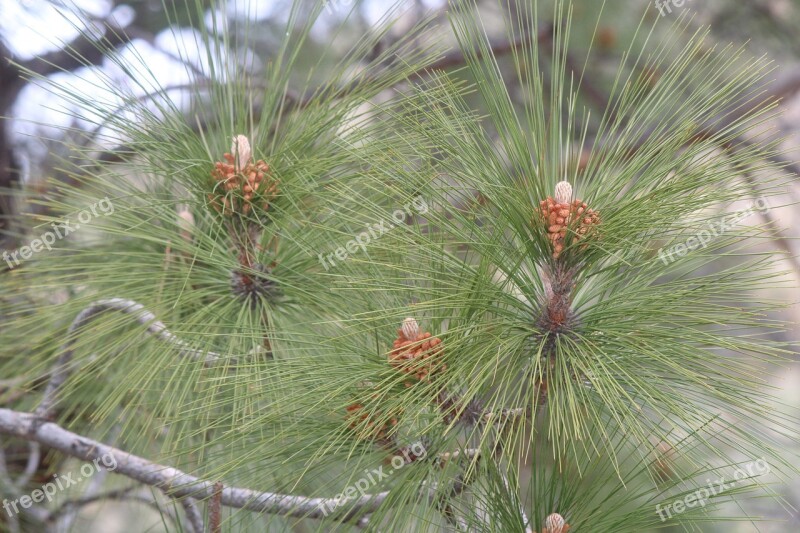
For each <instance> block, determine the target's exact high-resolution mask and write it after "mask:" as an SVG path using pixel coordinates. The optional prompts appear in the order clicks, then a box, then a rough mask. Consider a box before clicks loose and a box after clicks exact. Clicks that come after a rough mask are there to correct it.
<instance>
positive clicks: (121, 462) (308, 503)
mask: <svg viewBox="0 0 800 533" xmlns="http://www.w3.org/2000/svg"><path fill="white" fill-rule="evenodd" d="M0 433H3V434H6V435H12V436H15V437H19V438H21V439H25V440H28V441H32V442H37V443H39V444H43V445H45V446H47V447H49V448H52V449H54V450H58V451H60V452H62V453H64V454H66V455H69V456H71V457H75V458H77V459H81V460H83V461H87V462H92V461H98V462H100V461H101V459H102V458H103V457H114V458H115V459H116V464H117V466H116V468H115V469H114V470H113V472H114V473H116V474H121V475H124V476H126V477H128V478H130V479H133V480H135V481H138V482H140V483H143V484H145V485H149V486H152V487H156V488H158V489H160V490H161V491H163V492H164V493H165V494H167V495H169V496H170V497H172V498H181V499H182V498H194V499H210V498H212V497H213V496H214V493H215V492H216V491H217V488H216V483H214V482H211V481H203V480H201V479H199V478H197V477H195V476H192V475H191V474H187V473H185V472H183V471H181V470H178V469H177V468H172V467H169V466H165V465H161V464H157V463H154V462H152V461H149V460H147V459H144V458H142V457H138V456H136V455H133V454H131V453H128V452H125V451H123V450H120V449H118V448H115V447H113V446H109V445H107V444H104V443H102V442H99V441H96V440H93V439H90V438H88V437H84V436H82V435H78V434H77V433H73V432H71V431H68V430H66V429H64V428H62V427H61V426H59V425H57V424H55V423H53V422H42V421H41V419H39V418H38V417H37V415H36V414H34V413H24V412H20V411H13V410H11V409H0ZM432 488H433V486H431V487H430V488H428V493H429V497H432V495H433V492H434V491H433V490H432ZM423 489H424V488H423ZM423 493H425V490H423ZM389 494H390V493H389V491H384V492H379V493H375V494H366V495H364V496H361V497H359V498H358V499H357V500H355V501H354V502H353V503H352V504H350V505H348V507H349V509H350V511H349V512H348V513H345V514H344V515H342V516H341V517H339V519H340V520H349V519H350V517H352V516H353V515H355V514H359V513H371V512H374V511H375V510H377V509H378V508H379V507H380V506H381V504H383V502H384V501H386V499H387V498H388V497H389ZM220 501H221V504H222V505H224V506H226V507H232V508H236V509H244V510H248V511H253V512H257V513H267V514H277V515H281V516H286V517H295V518H319V519H321V518H324V517H325V516H326V514H327V511H326V509H336V508H338V507H341V506H343V505H345V504H347V503H348V501H349V500H348V499H347V498H312V497H307V496H300V495H291V494H279V493H274V492H259V491H255V490H252V489H247V488H239V487H224V488H223V489H222V491H221V497H220Z"/></svg>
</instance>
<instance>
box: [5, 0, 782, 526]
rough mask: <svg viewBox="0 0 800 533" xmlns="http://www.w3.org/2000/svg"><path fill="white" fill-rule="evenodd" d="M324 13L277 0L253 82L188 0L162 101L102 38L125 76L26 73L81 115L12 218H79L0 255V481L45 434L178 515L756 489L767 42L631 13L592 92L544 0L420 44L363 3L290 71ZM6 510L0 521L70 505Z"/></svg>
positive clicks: (446, 519)
mask: <svg viewBox="0 0 800 533" xmlns="http://www.w3.org/2000/svg"><path fill="white" fill-rule="evenodd" d="M540 4H541V5H540ZM196 7H197V9H196V13H195V15H196V16H195V18H196V20H197V21H202V20H203V6H202V5H201V4H200V3H198V5H197V6H196ZM324 9H325V4H324V3H323V2H318V3H315V4H314V5H313V6H312V7H310V8H309V6H308V5H307V4H306V3H304V2H296V3H294V5H293V8H292V11H291V13H290V15H289V17H288V22H287V26H286V32H285V38H284V40H283V41H282V42H281V43H280V45H279V47H278V50H277V52H276V53H275V55H274V56H272V57H270V58H268V60H265V61H264V65H265V67H264V71H263V73H259V74H254V73H253V71H252V70H251V69H250V68H249V67H248V64H247V62H245V61H242V60H241V59H242V58H241V57H239V56H238V55H236V54H237V52H236V51H240V50H243V49H245V48H246V46H247V44H248V42H249V41H250V40H251V39H255V38H256V37H257V35H254V34H253V33H251V32H252V31H253V29H252V28H247V27H244V28H242V27H238V26H236V25H227V24H225V21H224V20H221V19H217V18H216V17H218V16H221V15H219V14H218V15H215V18H213V19H212V21H211V23H210V24H208V25H203V24H197V27H198V28H199V29H198V35H199V42H198V43H197V45H198V47H199V49H200V52H201V53H200V54H199V55H197V54H196V51H194V52H190V51H189V50H184V51H182V54H185V55H186V56H192V54H195V55H197V57H199V58H200V59H199V60H198V61H199V64H200V66H201V68H202V69H204V70H205V71H206V72H207V73H208V77H207V79H205V80H204V81H203V83H195V84H194V85H193V88H192V91H193V94H192V98H191V100H192V108H191V109H190V110H189V111H188V112H187V110H186V109H185V108H181V107H180V106H179V105H178V103H176V101H175V100H174V99H171V98H169V97H168V96H169V94H168V92H167V91H165V89H166V88H165V87H162V86H161V85H160V84H159V80H157V79H153V78H152V76H150V75H149V74H148V71H147V68H146V65H144V64H142V63H141V58H138V57H135V55H133V54H119V53H113V52H110V57H111V58H112V61H113V62H114V63H115V65H116V67H117V68H118V69H120V71H123V72H134V73H136V76H137V77H136V79H137V80H138V83H139V86H138V87H134V88H132V89H131V90H130V92H129V93H125V89H123V88H120V87H119V86H118V85H116V84H115V83H114V81H113V80H112V79H105V80H103V79H101V80H99V81H98V83H99V87H98V88H100V89H102V90H103V91H105V94H106V95H107V98H94V99H90V98H87V97H85V96H84V95H83V94H82V93H80V92H79V91H77V90H72V89H70V88H64V87H58V86H55V85H53V86H52V90H53V91H54V92H57V93H59V94H62V95H65V96H66V97H67V98H69V99H71V100H72V101H73V102H76V103H78V104H80V106H81V108H82V112H81V115H80V117H78V118H80V119H82V120H84V121H87V122H90V123H92V124H94V126H95V131H94V132H93V135H92V136H91V137H90V138H88V139H86V141H85V142H83V143H82V144H81V145H80V146H73V147H72V148H73V154H74V156H73V157H72V158H71V159H68V160H65V161H64V166H65V167H66V168H68V169H69V175H70V178H71V180H70V182H68V183H65V182H63V181H60V182H55V183H53V184H52V189H51V193H50V194H49V195H48V196H47V197H46V198H44V199H43V200H41V201H42V203H43V204H44V206H45V207H46V210H47V213H49V215H48V216H47V217H42V219H41V220H40V221H39V222H40V225H39V226H38V227H37V228H35V229H34V231H33V234H34V235H42V240H43V241H44V242H47V241H46V240H45V238H44V236H43V235H44V233H45V232H51V231H53V232H55V231H57V229H61V230H63V229H64V228H63V227H62V226H61V224H62V223H63V222H64V221H65V220H71V221H73V222H75V221H76V220H77V221H79V226H80V227H79V229H77V230H75V235H69V236H64V238H63V239H61V236H60V235H59V239H58V240H57V242H56V243H55V244H54V245H53V246H51V247H49V248H48V249H47V251H46V252H44V253H37V254H34V255H33V257H32V258H31V259H30V260H26V261H24V263H22V264H21V265H18V266H17V265H14V268H11V269H10V270H9V271H8V272H7V273H6V274H5V275H4V276H3V279H2V280H0V283H2V285H3V289H2V295H3V296H2V298H0V306H2V307H0V316H4V317H5V318H4V323H3V327H2V332H0V338H1V339H2V346H3V357H2V360H1V361H2V371H3V375H4V376H6V375H7V376H13V377H15V379H13V380H8V382H9V384H11V383H12V382H13V385H14V386H15V387H17V388H22V389H23V390H25V391H27V392H29V393H27V394H24V395H23V394H20V395H14V396H15V397H14V398H11V399H9V400H4V404H5V405H4V406H3V408H2V409H0V433H3V434H5V435H7V436H9V437H13V440H8V441H6V440H5V439H7V438H9V437H5V438H4V446H5V443H6V442H8V443H9V444H8V446H9V447H10V446H11V444H12V443H13V444H14V445H20V446H21V445H22V443H23V442H24V441H27V443H29V446H30V449H29V453H26V454H23V456H26V457H29V458H30V461H29V464H28V465H27V467H28V468H26V465H25V464H24V462H23V463H22V464H17V463H15V462H13V461H6V460H5V459H4V458H3V457H2V456H0V466H2V465H3V464H6V463H7V464H8V466H7V467H6V468H5V469H4V470H2V471H0V474H2V477H0V485H2V486H3V487H4V489H5V492H6V494H8V495H9V496H10V497H11V499H15V498H19V497H20V496H22V495H24V494H28V487H30V488H31V490H32V489H33V488H36V487H38V486H40V485H43V484H44V483H46V481H45V478H43V477H41V476H43V475H47V474H51V475H52V473H54V472H62V471H69V465H68V464H65V463H64V457H65V456H71V457H74V458H77V459H79V460H81V461H85V462H89V463H91V461H93V460H95V461H98V460H102V459H103V458H105V459H109V458H113V468H112V466H111V464H106V463H102V464H103V465H105V467H106V469H108V470H112V471H113V472H114V473H116V474H121V476H118V477H127V478H130V479H132V480H134V481H136V482H138V483H139V484H143V485H145V486H149V487H154V488H157V489H159V490H160V491H161V492H162V493H163V494H164V495H165V496H166V497H168V498H171V500H172V504H171V505H173V506H176V505H177V506H182V510H180V511H178V510H177V509H171V510H170V507H169V505H170V504H167V506H166V507H162V510H161V512H162V514H163V515H164V516H165V527H166V528H167V529H168V530H172V529H179V530H180V529H183V530H190V531H196V532H199V531H205V530H206V529H208V530H209V531H219V530H220V528H222V530H226V531H227V530H230V531H250V530H252V531H265V530H269V531H273V530H275V531H282V530H286V529H288V528H301V527H305V528H307V529H313V530H318V531H328V530H337V531H338V530H342V531H347V530H351V529H365V530H369V531H440V530H447V531H503V532H505V531H509V532H510V531H536V532H539V533H542V532H547V533H565V532H566V531H573V532H575V531H591V532H605V531H608V532H622V531H637V532H638V531H646V530H650V529H657V528H661V527H670V526H673V525H677V526H679V527H683V528H685V529H700V528H702V525H703V524H704V523H706V522H708V521H710V520H714V521H722V520H725V519H728V518H735V517H728V516H727V515H725V514H724V513H722V512H721V511H719V508H718V507H719V505H720V504H721V503H724V502H727V501H733V502H737V503H739V502H741V501H743V499H744V498H747V497H749V496H763V495H765V494H770V495H772V496H774V497H776V498H779V495H778V494H777V493H776V492H775V491H773V490H771V489H770V488H769V484H770V483H771V482H772V483H774V482H775V480H776V479H779V478H780V477H784V478H785V477H790V476H796V475H797V467H796V465H795V464H793V460H794V459H793V458H792V457H790V456H788V454H787V453H786V452H785V451H784V450H783V449H782V447H783V444H782V443H784V442H786V441H787V440H789V439H796V438H797V424H796V421H794V420H791V419H789V418H788V417H787V416H785V415H783V414H782V413H781V412H780V411H778V410H776V409H775V407H774V406H775V405H776V400H775V398H773V397H772V396H771V394H770V393H769V391H768V389H767V387H766V379H767V378H768V377H769V376H770V375H771V373H774V372H776V371H779V369H780V368H781V365H783V364H785V363H786V360H787V359H786V356H787V355H788V354H789V353H790V348H791V347H790V346H789V345H788V344H787V343H785V342H783V341H780V340H778V341H776V340H775V338H776V335H774V334H775V333H779V332H781V331H783V330H784V329H785V328H786V326H785V325H784V324H782V323H780V322H779V321H778V320H776V319H775V318H774V317H775V314H774V313H775V312H776V311H777V310H779V309H780V308H781V306H782V302H779V301H775V302H770V301H766V302H765V301H762V300H761V298H760V294H761V292H760V291H762V290H765V289H775V288H780V287H787V286H790V285H788V284H787V282H786V281H785V278H783V277H781V273H780V272H777V271H776V270H775V268H774V265H773V263H774V261H775V260H776V257H777V256H778V255H779V254H778V253H777V252H774V251H771V250H765V249H763V248H760V247H757V246H756V244H757V243H758V240H759V239H760V238H763V237H764V236H765V235H767V234H768V232H767V228H761V227H758V226H743V225H740V224H739V222H741V220H743V219H744V218H745V217H746V216H748V215H752V214H753V213H754V212H755V211H756V210H765V209H767V208H768V205H769V203H770V202H774V201H775V198H774V197H776V196H777V195H778V194H780V192H781V190H782V182H781V181H780V179H779V178H775V176H776V171H777V168H776V166H775V165H774V163H773V162H771V161H770V158H771V156H772V155H774V154H776V153H777V151H778V148H777V143H776V142H774V141H760V140H758V138H757V137H754V136H753V134H754V133H755V132H757V131H758V129H759V128H760V127H761V126H762V125H763V124H764V123H765V122H766V121H767V120H768V119H770V118H772V117H773V116H774V114H775V112H776V111H775V106H774V104H773V103H770V102H767V103H758V102H757V101H756V96H757V94H758V91H759V88H760V85H759V84H760V83H761V82H762V80H763V79H764V78H765V76H767V75H768V73H769V72H770V68H771V67H770V65H769V64H768V63H767V62H766V61H764V60H763V59H751V58H749V57H748V56H747V53H746V52H745V50H744V49H734V48H732V47H729V48H726V49H723V50H710V49H709V48H708V47H707V44H706V40H705V36H706V35H707V33H706V32H705V31H703V30H701V31H696V32H695V31H693V30H692V25H691V20H690V18H689V17H687V16H684V17H681V18H678V20H677V22H676V23H675V24H674V25H673V26H672V27H670V28H667V29H664V28H663V26H664V22H663V21H661V20H653V21H652V22H650V21H648V20H647V19H645V20H643V21H642V24H641V26H640V27H639V29H638V30H637V32H636V34H635V35H634V36H633V37H632V39H631V45H630V48H629V50H628V52H627V53H626V54H625V55H624V57H623V58H622V59H621V61H620V65H619V70H618V73H617V74H616V76H615V77H614V79H613V80H612V81H613V83H612V84H611V85H610V87H608V88H607V90H608V100H607V102H606V104H607V106H606V110H605V112H604V113H603V115H602V116H601V117H599V118H593V117H592V116H591V115H590V114H589V113H588V112H587V111H585V106H584V105H583V103H582V100H581V98H582V97H581V95H582V89H584V84H585V83H588V81H587V80H584V79H583V78H582V76H581V74H580V72H581V71H580V70H576V67H575V61H574V57H573V56H572V55H571V52H570V50H571V48H570V45H571V43H572V42H573V40H574V39H575V36H574V35H573V34H572V32H571V29H572V28H573V26H574V24H575V23H574V21H573V11H572V6H571V4H569V3H568V2H565V1H561V0H555V1H554V2H541V3H539V2H536V1H534V2H532V3H527V4H526V3H516V2H514V3H512V4H510V5H505V4H503V9H502V10H501V12H502V13H503V15H504V16H505V20H504V27H505V28H506V35H505V36H504V41H505V42H508V43H513V44H514V45H513V46H511V47H510V48H509V53H508V56H507V57H500V53H499V52H498V51H497V50H496V49H495V47H494V46H493V42H494V41H493V37H490V36H489V35H488V33H487V30H486V29H485V28H484V26H483V23H482V22H481V20H482V18H481V7H480V6H479V5H478V4H477V3H473V1H471V0H470V1H466V2H453V3H452V4H451V5H450V8H449V10H448V16H449V25H450V28H451V29H452V32H453V34H454V36H455V39H456V41H457V44H456V45H455V46H456V48H455V49H453V50H449V49H447V47H446V45H444V44H442V42H441V40H440V39H439V35H440V33H441V31H440V30H441V29H440V28H436V27H435V24H434V23H435V20H436V18H435V17H430V18H428V19H425V20H423V21H420V22H418V23H417V24H415V25H414V27H413V29H412V30H411V31H407V32H405V34H404V36H403V38H401V39H394V38H392V39H389V36H390V29H391V28H392V25H393V24H401V23H402V21H404V20H406V19H405V18H404V17H402V16H400V15H402V13H400V12H394V13H392V14H391V15H390V16H389V17H388V18H387V20H386V21H385V23H384V24H382V25H379V28H381V29H380V31H378V32H377V33H376V34H375V35H370V36H368V37H366V38H364V39H362V40H361V41H359V42H358V43H357V45H356V46H355V47H354V48H353V49H352V50H350V51H349V52H348V53H347V54H345V57H344V59H343V60H341V61H339V62H338V63H336V64H335V65H333V64H332V63H333V62H332V61H330V60H329V58H328V56H327V55H323V57H322V58H320V59H319V61H318V63H317V65H316V67H315V68H313V69H311V70H310V71H309V70H307V69H304V67H303V65H301V64H300V58H301V57H302V52H303V51H304V50H305V48H304V47H307V46H309V45H308V42H307V41H308V36H309V33H310V31H311V29H312V27H313V25H314V22H315V20H316V19H317V17H318V16H319V14H320V13H321V12H322V10H324ZM656 18H659V17H656ZM648 24H652V26H648ZM206 27H208V28H211V29H205V28H206ZM387 43H388V44H387ZM431 43H432V44H431ZM100 45H102V43H100ZM328 53H331V54H333V53H334V52H333V51H332V50H331V51H328ZM452 54H456V55H457V56H458V57H459V58H461V59H463V61H464V64H465V67H466V68H465V69H463V70H462V71H456V72H445V71H443V70H441V69H440V67H441V66H443V65H445V66H446V65H447V64H448V63H449V58H452V57H454V56H453V55H452ZM192 57H194V56H192ZM442 58H444V59H442ZM589 61H591V58H586V60H585V63H588V62H589ZM545 63H546V64H545ZM578 68H579V67H578ZM39 81H40V82H41V83H44V84H47V83H49V81H50V80H48V79H42V80H39ZM512 88H513V90H512ZM479 110H483V111H479ZM98 138H100V139H105V140H116V141H119V140H120V139H121V140H122V141H124V145H116V146H115V147H114V148H113V149H112V151H113V153H114V159H116V160H115V161H111V162H110V161H108V159H109V158H107V157H102V158H98V157H97V148H96V147H95V146H93V145H92V144H90V142H96V141H97V139H98ZM119 160H121V161H119ZM756 178H757V179H756ZM770 198H772V200H770ZM739 205H744V206H746V207H747V206H752V207H749V208H748V209H747V210H745V211H742V210H739V211H736V209H737V206H739ZM87 212H90V213H92V215H93V216H88V215H86V216H84V215H83V213H87ZM98 215H99V216H98ZM76 227H77V224H76ZM776 428H777V429H776ZM109 446H113V448H110V447H109ZM9 449H11V448H9ZM26 450H27V449H26ZM128 454H132V455H128ZM175 469H177V470H175ZM15 470H19V471H18V472H17V471H15ZM742 472H743V473H744V474H742V476H741V479H740V478H739V474H740V473H742ZM768 472H769V473H771V476H772V477H770V476H767V473H768ZM11 474H14V475H16V476H19V477H18V478H16V479H15V478H14V477H13V476H12V475H11ZM116 477H117V476H113V475H112V477H109V485H110V487H117V485H114V483H113V479H114V478H116ZM717 480H726V481H728V485H727V486H725V485H721V484H720V483H717ZM122 487H123V488H121V489H119V490H118V492H120V494H119V496H120V497H121V498H124V497H126V495H128V496H129V495H131V494H132V493H133V491H134V490H136V488H137V487H138V485H137V486H135V487H134V488H133V489H131V488H130V487H129V486H128V485H124V486H122ZM77 490H78V491H79V490H80V488H78V489H77ZM108 490H114V489H108ZM76 494H77V495H79V494H81V493H80V492H76ZM98 494H100V495H101V496H98V497H102V492H101V493H98ZM65 499H66V498H65ZM62 501H63V500H62ZM167 501H170V500H167ZM162 505H163V504H162ZM34 509H36V511H30V512H29V511H25V512H22V513H20V514H19V515H16V514H13V515H12V514H9V518H8V519H6V517H5V516H4V517H3V518H4V519H6V520H5V525H7V526H8V527H10V528H12V529H13V528H17V529H20V528H21V529H22V530H24V531H27V530H31V531H34V530H40V529H37V528H41V527H43V525H47V524H49V525H53V524H56V523H60V524H62V525H64V524H67V525H69V524H71V522H72V521H73V520H74V511H75V509H74V508H71V507H69V506H68V507H67V508H63V507H58V506H53V507H46V506H43V507H42V506H40V507H34ZM54 509H55V510H54ZM71 513H72V514H71ZM751 519H753V520H754V518H751ZM169 520H175V523H174V524H173V523H168V521H169Z"/></svg>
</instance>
